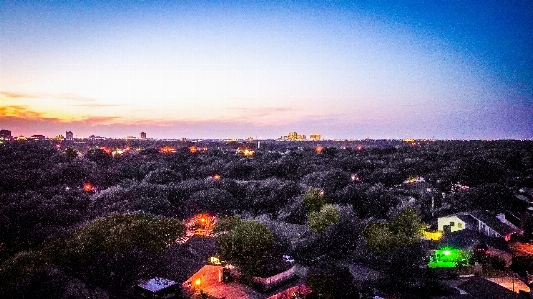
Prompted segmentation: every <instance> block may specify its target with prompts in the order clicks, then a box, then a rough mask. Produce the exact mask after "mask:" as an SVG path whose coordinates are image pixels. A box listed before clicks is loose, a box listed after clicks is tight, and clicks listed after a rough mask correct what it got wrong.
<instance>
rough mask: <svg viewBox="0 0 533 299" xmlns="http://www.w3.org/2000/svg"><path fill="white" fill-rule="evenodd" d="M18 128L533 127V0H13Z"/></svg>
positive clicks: (346, 130)
mask: <svg viewBox="0 0 533 299" xmlns="http://www.w3.org/2000/svg"><path fill="white" fill-rule="evenodd" d="M0 129H9V130H11V131H12V134H13V135H14V136H19V135H25V136H29V135H34V134H42V135H45V136H50V137H53V136H56V135H59V134H62V135H64V134H65V131H68V130H70V131H73V132H74V136H75V137H87V136H89V135H99V136H106V137H117V138H120V137H125V136H137V137H138V136H139V133H140V132H141V131H143V132H146V133H147V137H149V138H248V137H253V138H260V139H267V138H279V137H280V136H282V135H287V134H288V132H292V131H296V132H298V133H299V134H304V135H307V136H309V135H310V134H311V133H319V134H321V135H322V138H328V139H352V138H353V139H361V138H375V139H378V138H394V139H397V138H398V139H402V138H434V139H531V138H533V1H531V0H522V1H493V0H485V1H466V0H464V1H463V0H446V1H440V0H432V1H408V0H404V1H393V0H391V1H380V0H375V1H370V0H369V1H365V0H360V1H279V2H276V1H264V2H262V1H257V2H255V1H254V2H253V3H252V2H248V1H135V0H132V1H53V0H51V1H2V0H0Z"/></svg>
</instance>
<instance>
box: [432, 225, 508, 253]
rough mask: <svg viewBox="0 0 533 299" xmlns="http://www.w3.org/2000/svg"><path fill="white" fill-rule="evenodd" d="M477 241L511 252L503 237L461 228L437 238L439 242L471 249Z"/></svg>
mask: <svg viewBox="0 0 533 299" xmlns="http://www.w3.org/2000/svg"><path fill="white" fill-rule="evenodd" d="M479 243H485V244H487V246H489V247H492V248H495V249H499V250H502V251H506V252H511V250H510V249H509V245H508V244H507V242H505V240H504V239H503V238H500V237H498V238H495V237H488V236H485V235H484V234H482V233H479V232H477V231H473V230H468V229H463V230H459V231H455V232H453V233H448V234H445V235H444V236H443V237H442V239H440V240H439V244H441V245H444V244H447V245H452V246H454V247H459V248H463V249H472V248H474V247H475V246H476V245H478V244H479Z"/></svg>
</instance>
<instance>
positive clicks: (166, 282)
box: [135, 277, 178, 299]
mask: <svg viewBox="0 0 533 299" xmlns="http://www.w3.org/2000/svg"><path fill="white" fill-rule="evenodd" d="M135 295H136V297H137V298H154V299H155V298H178V297H177V296H178V285H177V284H176V282H174V281H172V280H170V279H166V278H160V277H154V278H152V279H149V280H147V281H142V282H140V283H139V284H138V285H136V286H135Z"/></svg>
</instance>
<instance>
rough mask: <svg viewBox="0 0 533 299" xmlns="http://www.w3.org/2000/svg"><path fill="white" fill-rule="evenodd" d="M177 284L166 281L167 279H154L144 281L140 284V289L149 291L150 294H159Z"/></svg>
mask: <svg viewBox="0 0 533 299" xmlns="http://www.w3.org/2000/svg"><path fill="white" fill-rule="evenodd" d="M175 284H176V282H174V281H172V280H170V279H166V278H160V277H154V278H152V279H149V280H147V281H143V282H141V283H139V287H141V288H143V289H145V290H148V291H150V292H153V293H155V292H158V291H160V290H162V289H166V288H168V287H170V286H173V285H175Z"/></svg>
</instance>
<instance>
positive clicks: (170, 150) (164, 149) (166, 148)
mask: <svg viewBox="0 0 533 299" xmlns="http://www.w3.org/2000/svg"><path fill="white" fill-rule="evenodd" d="M175 152H176V149H175V148H174V147H172V146H164V147H162V148H161V153H163V154H170V153H175Z"/></svg>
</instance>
